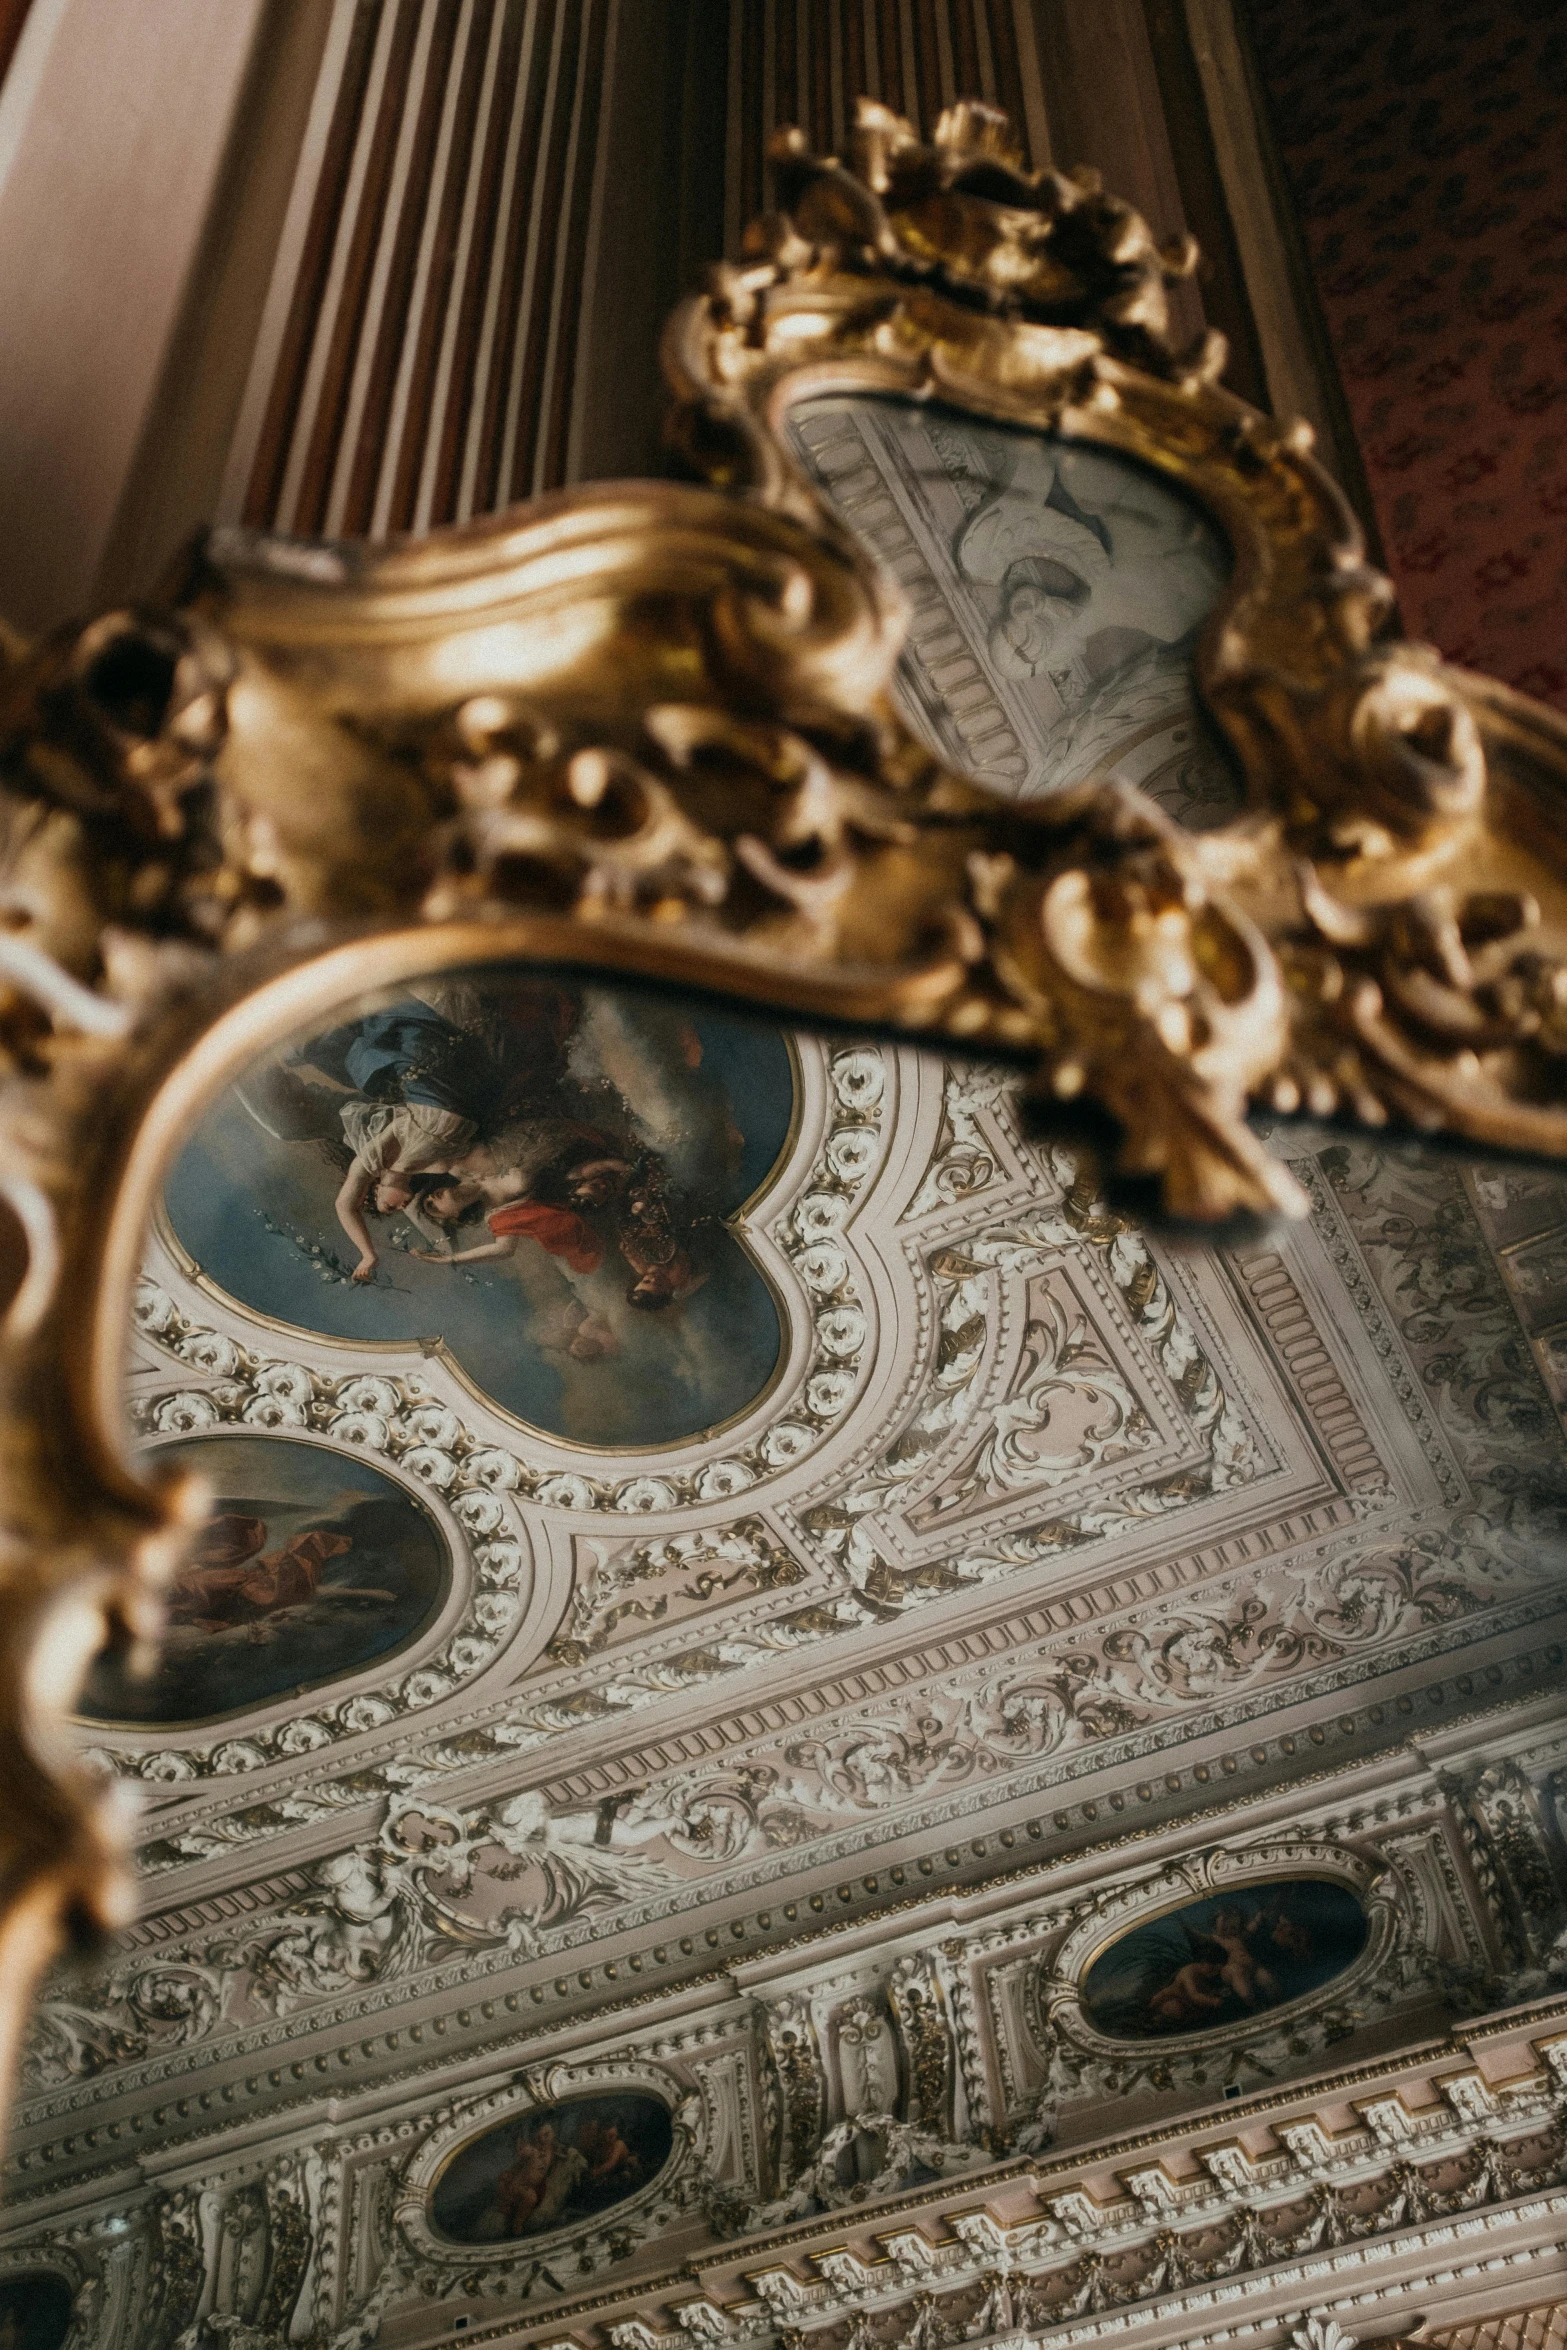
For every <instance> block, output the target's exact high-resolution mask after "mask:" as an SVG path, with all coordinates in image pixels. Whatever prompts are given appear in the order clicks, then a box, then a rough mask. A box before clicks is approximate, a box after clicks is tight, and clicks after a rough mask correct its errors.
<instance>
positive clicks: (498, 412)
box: [465, 0, 562, 514]
mask: <svg viewBox="0 0 1567 2350" xmlns="http://www.w3.org/2000/svg"><path fill="white" fill-rule="evenodd" d="M533 5H534V9H535V11H536V23H535V26H534V39H533V44H532V47H531V50H530V52H529V59H528V74H527V79H526V82H525V84H524V85H523V86H522V88H520V89H519V91H518V99H517V103H518V106H519V109H520V121H519V124H518V140H517V171H516V179H515V183H514V186H513V189H512V195H511V202H510V206H509V211H510V219H509V221H508V223H507V229H506V242H505V247H504V252H503V258H502V265H501V270H500V276H499V285H498V302H497V310H496V317H495V325H494V333H493V340H492V343H491V348H490V354H489V363H488V367H487V369H486V382H485V389H484V396H483V400H482V402H481V405H480V411H479V427H478V461H477V466H476V469H475V472H474V475H473V480H472V485H471V489H470V493H469V496H468V499H467V500H466V501H465V504H466V507H467V510H468V511H469V512H471V513H474V514H484V513H488V512H489V511H490V510H491V509H492V508H493V507H494V506H496V505H497V504H500V503H503V502H504V496H505V493H504V492H502V491H501V490H500V486H499V485H500V480H501V467H502V463H503V461H504V455H505V449H506V439H507V424H508V406H509V402H508V385H509V381H510V376H511V371H512V366H513V361H514V358H515V354H516V348H517V334H518V321H519V319H520V318H521V317H522V315H523V297H524V291H525V286H526V279H527V270H528V257H529V252H530V248H531V246H532V243H533V238H534V231H535V228H536V221H537V201H538V199H537V185H536V182H537V173H538V160H539V156H538V150H539V139H540V132H541V127H542V125H543V123H544V120H545V115H546V109H547V107H548V104H549V99H550V92H551V88H552V85H553V81H554V67H555V58H556V52H557V49H558V46H559V42H560V38H561V32H562V25H561V22H560V19H559V16H558V15H555V12H553V11H551V10H550V9H549V8H548V7H547V6H546V5H545V0H533ZM552 16H554V21H553V22H551V18H552Z"/></svg>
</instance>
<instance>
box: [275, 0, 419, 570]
mask: <svg viewBox="0 0 1567 2350" xmlns="http://www.w3.org/2000/svg"><path fill="white" fill-rule="evenodd" d="M390 4H391V5H392V6H393V7H395V9H396V12H397V13H396V17H395V21H394V24H393V29H392V35H391V42H390V48H389V53H388V57H387V64H386V75H385V79H384V81H383V83H382V85H381V99H380V104H379V106H378V108H377V110H376V116H375V120H374V123H373V124H372V126H371V129H370V137H369V143H368V149H367V153H366V158H365V169H364V180H363V184H362V186H361V188H360V192H359V202H358V205H357V208H356V211H355V216H354V222H353V227H352V230H351V232H350V236H349V242H348V252H347V258H346V262H345V266H344V272H343V283H342V287H341V290H340V293H339V297H338V305H337V315H336V318H335V320H334V321H333V325H332V330H331V333H330V336H329V338H328V342H327V351H326V366H325V372H324V376H323V380H322V384H321V390H320V395H319V398H318V400H317V403H316V414H315V421H314V425H313V427H312V429H311V433H310V439H309V443H308V446H307V448H306V452H305V460H304V466H303V470H302V474H301V478H300V482H299V488H298V493H297V496H296V498H295V501H294V512H293V514H292V516H291V517H290V523H291V527H292V528H293V529H295V530H298V531H306V532H316V531H320V530H323V529H324V528H325V526H326V514H327V504H328V501H329V499H330V496H331V489H332V480H333V476H334V474H335V473H336V470H337V460H338V457H339V454H340V452H341V447H342V433H343V426H344V423H345V421H346V419H347V411H348V402H349V398H350V395H351V392H352V389H353V380H354V369H355V363H356V361H357V359H358V357H359V338H360V330H361V328H362V327H363V325H364V316H365V310H366V307H367V305H368V303H369V300H370V288H371V282H372V278H373V276H374V271H375V261H376V254H377V250H378V248H379V245H380V239H381V230H382V226H383V223H384V217H385V206H386V199H387V194H388V191H389V188H390V185H391V177H392V165H393V160H394V158H395V156H396V153H397V139H398V133H399V132H400V131H401V129H402V123H403V108H404V106H405V104H406V103H407V98H408V68H409V65H410V63H411V61H412V58H413V50H414V43H415V41H416V40H417V39H418V35H419V12H418V8H417V6H416V5H415V0H390Z"/></svg>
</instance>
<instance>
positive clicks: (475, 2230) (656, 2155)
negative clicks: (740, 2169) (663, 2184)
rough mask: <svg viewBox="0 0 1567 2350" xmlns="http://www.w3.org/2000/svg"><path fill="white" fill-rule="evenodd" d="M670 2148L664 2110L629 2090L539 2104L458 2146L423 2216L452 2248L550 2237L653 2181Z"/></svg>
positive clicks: (670, 2131)
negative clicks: (450, 2240)
mask: <svg viewBox="0 0 1567 2350" xmlns="http://www.w3.org/2000/svg"><path fill="white" fill-rule="evenodd" d="M673 2144H674V2130H673V2127H672V2125H671V2122H670V2118H669V2112H668V2108H667V2107H665V2106H663V2105H661V2104H660V2103H659V2101H658V2099H657V2098H656V2097H644V2096H641V2095H639V2094H637V2093H636V2092H635V2091H633V2090H617V2091H615V2092H614V2093H613V2094H612V2095H609V2096H604V2097H574V2098H571V2099H570V2100H569V2101H568V2102H567V2103H565V2104H562V2105H547V2106H537V2107H535V2108H533V2110H532V2111H530V2112H529V2113H528V2114H526V2115H525V2116H523V2117H522V2118H521V2119H520V2120H519V2119H518V2118H517V2117H516V2116H515V2115H514V2116H513V2117H512V2118H511V2120H509V2121H505V2122H501V2123H499V2124H498V2125H497V2127H496V2128H494V2129H493V2130H486V2131H485V2133H484V2135H483V2136H482V2137H480V2138H473V2139H470V2141H469V2143H468V2144H467V2145H466V2146H463V2147H460V2148H459V2149H458V2151H457V2153H456V2154H454V2155H453V2157H452V2159H451V2161H450V2162H449V2163H448V2164H447V2166H446V2168H445V2170H443V2171H442V2173H441V2175H440V2177H439V2178H438V2179H437V2181H436V2183H435V2192H434V2194H433V2195H432V2197H431V2200H430V2217H431V2219H432V2221H433V2222H434V2224H435V2226H436V2227H437V2228H438V2229H439V2231H440V2233H441V2234H442V2235H443V2236H450V2237H451V2238H453V2240H454V2241H455V2242H457V2243H459V2244H493V2243H499V2242H501V2241H503V2240H504V2239H506V2238H507V2237H512V2236H547V2235H549V2234H551V2233H552V2232H553V2231H554V2230H555V2229H556V2228H566V2227H570V2226H572V2225H573V2223H574V2222H576V2221H578V2220H585V2219H592V2218H594V2217H595V2216H596V2215H597V2214H598V2213H599V2212H602V2211H609V2210H612V2209H613V2207H614V2206H615V2205H616V2204H617V2203H624V2201H625V2200H626V2197H627V2196H628V2195H633V2194H635V2193H636V2191H637V2189H638V2188H639V2187H645V2186H647V2185H648V2183H649V2182H650V2181H651V2180H652V2179H654V2178H656V2177H657V2175H658V2173H659V2172H660V2171H661V2170H662V2169H663V2167H664V2165H665V2163H666V2162H667V2161H668V2160H669V2154H670V2149H671V2147H672V2146H673Z"/></svg>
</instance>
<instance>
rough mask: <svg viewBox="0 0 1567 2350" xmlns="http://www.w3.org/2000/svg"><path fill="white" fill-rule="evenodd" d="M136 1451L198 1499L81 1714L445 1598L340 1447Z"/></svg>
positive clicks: (274, 1443)
mask: <svg viewBox="0 0 1567 2350" xmlns="http://www.w3.org/2000/svg"><path fill="white" fill-rule="evenodd" d="M148 1457H149V1465H150V1464H151V1462H153V1461H155V1462H156V1464H157V1466H158V1467H159V1468H160V1469H167V1468H171V1467H177V1468H181V1469H189V1470H191V1471H193V1472H194V1473H195V1474H196V1475H197V1476H200V1477H202V1478H204V1479H205V1480H206V1482H207V1485H208V1487H209V1488H210V1490H211V1491H212V1494H213V1496H214V1500H213V1507H212V1511H211V1514H210V1516H209V1517H208V1519H207V1522H206V1525H205V1526H204V1527H203V1528H202V1530H201V1532H200V1533H199V1534H198V1535H197V1537H196V1540H195V1544H194V1546H193V1548H192V1551H191V1555H190V1557H189V1558H188V1559H187V1560H186V1562H185V1564H184V1565H183V1566H182V1567H180V1568H179V1569H178V1571H177V1572H176V1574H175V1577H174V1580H173V1582H172V1583H171V1584H170V1586H169V1589H168V1594H167V1609H168V1627H167V1630H166V1632H165V1635H164V1638H163V1642H162V1645H161V1648H160V1651H159V1657H158V1662H157V1665H156V1667H155V1668H154V1670H153V1671H152V1672H151V1673H150V1674H148V1675H146V1676H145V1677H143V1676H139V1675H138V1676H133V1675H131V1674H130V1673H128V1672H127V1671H126V1670H125V1667H124V1666H123V1664H122V1663H121V1662H120V1661H119V1659H118V1658H116V1657H113V1656H108V1657H101V1658H100V1659H99V1661H98V1663H97V1664H96V1665H95V1666H94V1668H93V1670H92V1673H91V1675H90V1676H89V1678H88V1682H87V1688H86V1691H85V1693H84V1695H83V1698H82V1711H83V1712H84V1713H85V1714H88V1715H90V1716H91V1717H92V1718H93V1719H95V1720H97V1721H109V1722H145V1723H149V1724H151V1723H157V1724H159V1725H165V1724H168V1723H171V1722H195V1721H208V1720H211V1719H212V1717H213V1716H214V1715H219V1714H230V1713H239V1712H243V1711H245V1710H247V1709H248V1708H249V1707H251V1706H256V1705H261V1704H264V1703H265V1702H266V1701H267V1700H268V1699H269V1698H276V1697H279V1696H281V1695H282V1694H283V1693H284V1692H285V1691H287V1690H296V1689H305V1688H309V1687H312V1686H314V1685H315V1684H317V1683H319V1682H322V1681H331V1680H336V1679H337V1678H339V1676H341V1675H343V1674H347V1673H354V1672H358V1671H360V1670H361V1669H362V1668H363V1667H364V1666H365V1665H367V1664H369V1663H371V1662H372V1661H373V1660H374V1659H375V1658H377V1657H383V1656H385V1655H386V1654H387V1653H388V1652H389V1651H390V1650H392V1649H396V1648H401V1647H402V1646H403V1645H404V1644H405V1643H406V1642H407V1641H409V1640H411V1639H412V1638H413V1636H414V1634H415V1633H416V1632H417V1631H418V1630H419V1629H420V1627H421V1625H423V1624H426V1623H427V1622H428V1621H429V1619H430V1617H431V1616H432V1614H433V1613H434V1612H435V1610H436V1609H437V1608H438V1607H439V1606H440V1604H441V1601H442V1599H443V1598H444V1596H445V1592H446V1586H447V1558H446V1546H445V1544H444V1543H443V1541H442V1539H441V1536H440V1533H439V1530H438V1529H437V1527H436V1524H435V1521H434V1519H433V1518H432V1517H431V1516H430V1513H429V1512H428V1510H426V1509H425V1508H424V1507H423V1506H422V1505H421V1504H420V1503H419V1502H418V1501H416V1500H415V1499H414V1497H413V1496H412V1494H410V1493H407V1492H405V1491H404V1489H403V1487H402V1486H401V1485H398V1484H396V1483H394V1482H393V1480H392V1479H391V1478H390V1477H388V1476H387V1475H386V1474H385V1473H384V1471H382V1470H380V1469H377V1468H372V1467H371V1466H370V1464H369V1463H368V1462H367V1461H364V1460H362V1459H360V1458H358V1457H357V1456H356V1455H354V1454H351V1453H343V1452H339V1451H328V1450H327V1449H326V1448H325V1447H323V1446H321V1445H315V1444H304V1443H301V1442H299V1441H298V1440H297V1439H296V1438H293V1437H282V1436H238V1435H235V1436H228V1435H223V1436H193V1437H189V1438H187V1439H186V1440H185V1441H184V1442H182V1443H178V1444H166V1445H159V1446H157V1447H155V1448H154V1450H153V1451H152V1453H151V1454H150V1455H149V1456H148ZM0 2350H4V2345H3V2338H0Z"/></svg>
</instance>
